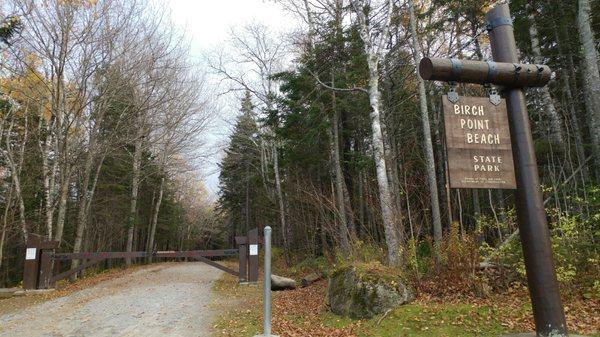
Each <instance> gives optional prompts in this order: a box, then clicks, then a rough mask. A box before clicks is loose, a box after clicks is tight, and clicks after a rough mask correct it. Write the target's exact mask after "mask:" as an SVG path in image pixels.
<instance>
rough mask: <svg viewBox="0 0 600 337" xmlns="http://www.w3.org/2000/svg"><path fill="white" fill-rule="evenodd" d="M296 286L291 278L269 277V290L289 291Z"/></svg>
mask: <svg viewBox="0 0 600 337" xmlns="http://www.w3.org/2000/svg"><path fill="white" fill-rule="evenodd" d="M296 286H297V284H296V281H295V280H292V279H291V278H287V277H282V276H277V275H271V290H291V289H296Z"/></svg>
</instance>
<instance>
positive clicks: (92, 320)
mask: <svg viewBox="0 0 600 337" xmlns="http://www.w3.org/2000/svg"><path fill="white" fill-rule="evenodd" d="M220 275H221V271H220V270H218V269H215V268H213V267H210V266H208V265H205V264H203V263H191V262H187V263H169V264H158V265H152V266H149V267H147V268H144V269H142V270H138V271H136V272H133V273H130V274H126V275H124V276H122V277H119V278H117V279H113V280H110V281H106V282H102V283H100V284H98V285H96V286H93V287H91V288H88V289H84V290H81V291H78V292H75V293H72V294H70V295H69V296H65V297H60V298H57V299H54V300H51V301H48V302H44V303H41V304H38V305H35V306H32V307H29V308H26V309H22V310H20V311H17V312H14V313H10V314H6V315H3V316H0V336H1V337H5V336H23V337H25V336H27V337H42V336H43V337H59V336H60V337H100V336H127V337H133V336H142V337H154V336H161V337H162V336H173V337H204V336H209V331H210V328H211V323H212V318H213V317H214V313H212V312H211V307H210V302H211V299H212V298H211V297H212V295H211V287H212V283H213V282H214V281H215V280H217V279H218V278H219V276H220Z"/></svg>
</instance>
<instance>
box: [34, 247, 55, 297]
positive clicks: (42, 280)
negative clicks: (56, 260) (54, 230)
mask: <svg viewBox="0 0 600 337" xmlns="http://www.w3.org/2000/svg"><path fill="white" fill-rule="evenodd" d="M57 248H58V241H48V242H44V243H42V244H41V245H40V273H39V276H38V289H48V288H51V287H53V286H54V284H53V282H51V280H52V269H53V266H52V265H53V263H52V255H53V254H54V253H55V251H56V249H57Z"/></svg>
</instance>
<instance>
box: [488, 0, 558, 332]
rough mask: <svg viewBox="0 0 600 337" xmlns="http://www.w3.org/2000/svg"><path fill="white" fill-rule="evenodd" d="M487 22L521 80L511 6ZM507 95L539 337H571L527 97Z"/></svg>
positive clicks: (498, 57)
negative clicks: (556, 270) (545, 204)
mask: <svg viewBox="0 0 600 337" xmlns="http://www.w3.org/2000/svg"><path fill="white" fill-rule="evenodd" d="M486 20H487V28H488V32H489V36H490V44H491V47H492V55H493V58H494V61H495V62H507V63H514V64H515V66H514V70H513V71H514V72H515V77H517V78H519V72H521V71H522V68H521V67H518V64H517V63H518V62H519V60H518V56H517V46H516V43H515V37H514V32H513V27H512V20H511V16H510V10H509V7H508V5H507V4H500V5H497V6H496V7H494V8H493V9H491V10H490V11H489V12H488V13H487V15H486ZM540 72H543V70H542V71H540ZM504 93H505V96H506V101H507V107H508V116H509V124H510V131H511V135H512V137H511V138H512V148H513V153H514V162H515V173H516V180H517V189H516V190H515V204H516V209H517V218H518V222H519V229H520V235H521V242H522V246H523V255H524V258H525V268H526V271H527V281H528V282H527V283H528V285H529V294H530V297H531V303H532V307H533V316H534V320H535V325H536V332H537V335H538V336H544V337H545V336H566V335H567V328H566V322H565V314H564V310H563V305H562V301H561V299H560V295H559V291H558V282H557V279H556V272H555V269H554V261H553V257H552V247H551V244H550V233H549V230H548V223H547V221H546V212H545V208H544V203H543V196H542V191H541V189H540V179H539V175H538V170H537V160H536V157H535V152H534V146H533V137H532V135H531V128H530V125H529V116H528V114H527V106H526V103H525V95H524V93H523V90H522V89H521V88H518V87H517V86H515V87H513V88H508V89H507V90H506V91H505V92H504Z"/></svg>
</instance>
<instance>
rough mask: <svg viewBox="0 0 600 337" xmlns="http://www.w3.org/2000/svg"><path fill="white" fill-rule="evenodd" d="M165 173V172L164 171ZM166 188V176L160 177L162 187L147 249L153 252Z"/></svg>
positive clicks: (150, 259)
mask: <svg viewBox="0 0 600 337" xmlns="http://www.w3.org/2000/svg"><path fill="white" fill-rule="evenodd" d="M163 174H164V172H163ZM164 189H165V177H164V176H163V177H162V178H161V179H160V187H159V190H158V198H157V199H156V206H155V207H154V213H153V214H152V225H151V226H150V237H149V238H148V243H147V245H146V251H147V252H152V250H153V249H154V237H155V235H156V224H157V223H158V214H159V213H160V204H161V203H162V198H163V191H164ZM147 261H148V263H151V262H152V256H148V259H147Z"/></svg>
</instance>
